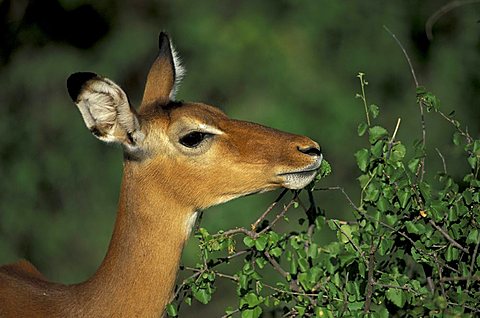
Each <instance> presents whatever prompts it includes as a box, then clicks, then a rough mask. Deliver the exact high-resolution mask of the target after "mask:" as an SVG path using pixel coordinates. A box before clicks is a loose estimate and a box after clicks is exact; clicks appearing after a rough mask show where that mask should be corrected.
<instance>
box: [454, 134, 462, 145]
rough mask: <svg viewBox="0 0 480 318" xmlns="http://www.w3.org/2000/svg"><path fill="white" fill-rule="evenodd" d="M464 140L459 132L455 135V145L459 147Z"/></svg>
mask: <svg viewBox="0 0 480 318" xmlns="http://www.w3.org/2000/svg"><path fill="white" fill-rule="evenodd" d="M461 140H462V135H461V134H460V133H459V132H455V133H454V134H453V144H454V145H456V146H458V145H460V142H461Z"/></svg>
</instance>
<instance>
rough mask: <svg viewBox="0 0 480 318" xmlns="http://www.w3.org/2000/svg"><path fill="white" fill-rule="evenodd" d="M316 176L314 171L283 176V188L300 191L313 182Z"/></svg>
mask: <svg viewBox="0 0 480 318" xmlns="http://www.w3.org/2000/svg"><path fill="white" fill-rule="evenodd" d="M316 174H317V172H316V171H312V172H299V173H292V174H288V175H286V176H285V182H284V183H283V186H284V187H285V188H287V189H292V190H298V189H302V188H304V187H306V186H307V185H308V184H309V183H310V182H312V181H313V179H314V178H315V176H316Z"/></svg>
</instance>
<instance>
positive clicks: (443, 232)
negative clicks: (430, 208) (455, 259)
mask: <svg viewBox="0 0 480 318" xmlns="http://www.w3.org/2000/svg"><path fill="white" fill-rule="evenodd" d="M429 223H430V224H431V225H432V226H433V227H434V228H436V229H437V231H439V232H440V233H442V235H443V237H445V238H446V239H447V240H448V241H449V242H450V243H452V245H453V246H455V247H456V248H458V249H460V250H462V251H463V252H465V253H467V254H468V250H467V249H466V248H465V247H463V246H462V245H460V244H459V243H458V242H457V241H455V240H454V239H453V238H452V237H451V236H450V235H448V233H447V232H446V231H445V230H444V229H443V228H441V227H440V226H438V225H437V223H435V221H434V220H430V221H429Z"/></svg>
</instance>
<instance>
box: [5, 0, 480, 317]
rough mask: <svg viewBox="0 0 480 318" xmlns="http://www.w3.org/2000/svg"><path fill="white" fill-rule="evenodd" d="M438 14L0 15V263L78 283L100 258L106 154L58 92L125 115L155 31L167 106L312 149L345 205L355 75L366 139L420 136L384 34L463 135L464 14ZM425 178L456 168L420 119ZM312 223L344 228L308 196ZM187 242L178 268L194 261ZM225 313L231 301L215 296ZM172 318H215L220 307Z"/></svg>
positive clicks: (96, 5)
mask: <svg viewBox="0 0 480 318" xmlns="http://www.w3.org/2000/svg"><path fill="white" fill-rule="evenodd" d="M448 2H449V1H421V0H419V1H413V0H410V1H333V0H332V1H294V0H280V1H273V0H269V1H186V0H182V1H170V2H167V1H146V0H142V1H139V0H128V1H113V0H110V1H93V0H92V1H85V0H83V1H74V0H71V1H67V0H44V1H25V0H11V1H5V0H4V1H0V42H1V50H0V53H1V56H0V85H1V88H0V262H1V263H6V262H13V261H15V260H17V259H18V258H27V259H29V260H31V261H32V262H33V263H34V264H35V265H36V266H38V268H39V269H40V270H41V271H42V272H44V273H45V274H46V275H47V276H48V277H50V278H51V279H53V280H55V281H61V282H67V283H72V282H78V281H80V280H83V279H85V278H87V277H88V276H89V275H91V274H92V273H93V272H94V271H95V269H96V268H97V266H98V265H99V263H100V261H101V259H102V257H103V256H104V253H105V251H106V248H107V244H108V241H109V238H110V235H111V230H112V226H113V222H114V217H115V210H116V201H117V197H118V189H119V181H120V177H121V159H122V156H121V151H120V149H118V148H117V147H111V146H106V145H104V144H102V143H101V142H99V141H98V140H96V139H95V138H94V137H92V136H91V134H90V133H89V132H88V131H87V130H86V129H85V127H84V125H83V121H82V119H81V117H80V114H79V113H78V111H77V110H76V108H75V106H74V105H73V103H72V102H71V101H70V99H69V98H68V94H67V92H66V85H65V81H66V78H67V77H68V75H69V74H71V73H73V72H77V71H94V72H97V73H99V74H102V75H104V76H107V77H109V78H110V79H112V80H114V81H116V82H117V83H118V84H120V85H121V86H122V87H123V88H124V89H125V90H126V91H127V93H128V94H129V97H130V99H131V101H132V103H133V104H134V105H138V103H139V100H140V98H141V93H142V90H143V84H144V79H145V77H146V73H147V71H148V68H149V66H150V63H151V62H152V61H153V59H154V58H155V55H156V52H157V36H158V33H159V31H160V30H166V31H167V32H168V33H169V34H170V36H171V38H172V39H173V42H174V43H175V46H176V48H177V50H178V51H179V53H180V55H181V56H182V59H183V61H184V65H185V66H186V68H187V75H186V77H185V79H184V82H183V84H182V86H181V89H180V91H179V94H178V98H179V99H183V100H193V101H203V102H206V103H209V104H212V105H216V106H219V107H220V108H222V109H223V110H224V111H225V112H226V113H227V114H229V115H230V116H232V117H235V118H239V119H244V120H249V121H254V122H259V123H262V124H265V125H268V126H272V127H275V128H278V129H281V130H286V131H290V132H295V133H299V134H305V135H308V136H310V137H312V138H313V139H315V140H317V141H318V142H319V143H320V144H321V145H322V149H323V150H324V155H325V157H326V158H327V159H328V160H329V162H330V163H331V164H332V167H333V171H334V172H333V175H332V176H331V177H329V178H328V179H326V180H324V182H323V183H324V184H325V185H342V186H344V187H346V188H347V189H349V191H350V192H351V193H352V195H353V197H356V196H357V194H358V191H356V190H355V189H356V187H357V183H356V180H355V178H356V176H357V175H358V171H357V170H356V164H355V160H354V157H353V153H354V152H355V151H356V150H357V149H358V148H360V147H362V146H363V145H365V141H364V140H363V139H361V138H359V137H357V135H356V129H357V125H358V123H360V122H361V121H363V120H364V111H363V105H362V104H361V101H360V100H358V99H355V94H356V93H357V92H358V91H359V85H358V79H357V78H356V75H357V73H358V72H359V71H362V72H365V73H366V74H367V80H368V81H369V85H368V91H367V96H368V98H369V102H370V103H376V104H378V105H380V107H381V108H380V109H381V119H380V124H382V125H384V126H385V127H388V128H389V129H390V131H393V128H394V126H395V123H396V120H397V118H398V117H401V118H402V123H401V126H400V129H399V132H398V135H397V136H398V138H399V139H402V140H403V141H404V142H405V143H406V144H407V145H411V144H412V143H413V142H414V140H415V139H418V138H419V137H420V125H419V123H420V119H419V112H418V106H417V105H416V104H415V87H414V83H413V80H412V78H411V74H410V71H409V68H408V66H407V64H406V61H405V59H404V56H403V55H402V52H401V50H400V49H399V47H398V46H397V44H396V43H395V42H394V40H393V39H392V38H391V37H390V36H389V35H388V34H387V33H386V32H385V30H384V29H383V28H382V26H383V25H386V26H388V27H389V28H390V29H391V30H392V32H394V33H395V34H396V35H397V36H398V38H399V39H400V40H401V41H402V43H403V44H404V46H405V48H406V49H407V50H408V52H409V54H410V57H411V58H412V62H413V64H414V67H415V69H416V71H417V75H418V77H419V81H420V82H421V84H423V85H425V86H427V87H428V88H429V89H430V90H432V91H433V92H434V93H435V94H436V95H437V96H438V97H439V98H440V100H441V102H442V109H443V110H444V111H445V112H446V113H449V112H450V110H456V113H457V117H458V119H460V120H461V121H462V122H463V123H465V124H467V125H468V127H469V131H470V133H471V134H472V135H473V136H477V137H478V135H479V128H480V121H479V119H480V118H479V117H480V116H479V115H480V108H479V102H478V101H479V96H480V24H479V23H478V21H479V19H480V5H469V6H464V7H461V8H457V9H455V10H453V11H451V12H448V13H446V14H445V15H444V16H443V17H441V19H440V20H439V21H438V22H437V23H436V24H435V25H434V28H433V34H434V39H433V40H432V41H430V40H429V39H428V38H427V37H426V34H425V30H424V25H425V23H426V21H427V19H428V18H429V17H430V16H431V15H432V14H433V13H434V12H435V11H437V10H438V9H439V8H441V7H442V6H443V5H445V4H446V3H448ZM426 124H427V147H428V154H429V156H431V157H432V158H436V159H432V160H431V161H430V162H433V163H432V164H431V166H430V167H427V169H428V170H429V172H430V174H429V177H431V176H432V175H433V174H434V173H435V172H436V171H438V170H440V169H441V161H440V158H439V157H438V156H437V154H436V151H435V148H438V149H439V150H440V151H441V152H442V153H443V154H444V155H445V156H446V157H447V167H448V169H449V171H451V172H453V173H454V174H455V172H460V171H464V170H466V169H467V164H466V162H463V161H461V160H456V158H457V154H458V153H457V150H455V149H454V148H453V147H452V141H451V135H452V130H451V129H450V128H449V126H447V125H445V124H443V122H442V121H441V120H440V119H439V118H438V116H436V115H435V114H427V116H426ZM275 195H276V194H275V193H273V194H264V195H257V196H253V197H248V198H244V199H240V200H237V201H234V202H231V203H229V204H226V205H223V206H220V207H216V208H212V209H210V210H209V211H207V213H206V214H205V216H204V219H203V223H202V225H203V226H205V227H207V228H208V229H209V230H211V231H214V230H218V229H222V228H230V227H233V226H240V225H248V224H250V223H252V221H254V220H255V219H256V216H258V215H259V214H260V213H261V212H262V211H263V210H264V209H265V207H266V206H267V205H268V203H269V201H271V200H272V198H273V197H274V196H275ZM317 199H318V201H319V202H320V205H321V206H323V207H325V209H326V211H327V213H328V215H330V216H337V217H348V215H349V210H348V207H347V205H346V203H345V202H344V200H343V198H342V197H341V196H340V195H336V194H334V193H331V192H327V193H323V194H318V197H317ZM195 244H196V241H195V240H194V239H192V240H190V244H189V245H188V247H187V249H186V251H185V253H184V259H185V261H186V262H192V260H193V259H195V256H196V255H195V253H196V250H195ZM231 295H232V298H233V297H234V296H233V293H232V294H231ZM217 297H218V298H220V300H219V301H217V302H214V303H213V304H212V305H211V306H208V307H205V306H203V307H201V308H196V309H195V314H193V313H192V312H190V313H189V312H187V311H184V312H182V313H181V316H187V317H188V316H201V315H202V316H203V317H216V316H219V315H221V312H222V310H223V307H222V306H223V304H224V303H230V304H235V302H234V300H233V302H232V300H231V299H229V298H228V297H229V296H226V295H225V294H218V295H217Z"/></svg>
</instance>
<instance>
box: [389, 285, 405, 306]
mask: <svg viewBox="0 0 480 318" xmlns="http://www.w3.org/2000/svg"><path fill="white" fill-rule="evenodd" d="M385 295H386V296H387V299H388V300H390V301H391V302H392V303H393V304H394V305H395V306H397V307H399V308H403V306H404V305H405V302H406V297H405V295H404V293H403V291H402V290H401V289H397V288H389V289H388V290H387V292H386V293H385Z"/></svg>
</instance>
